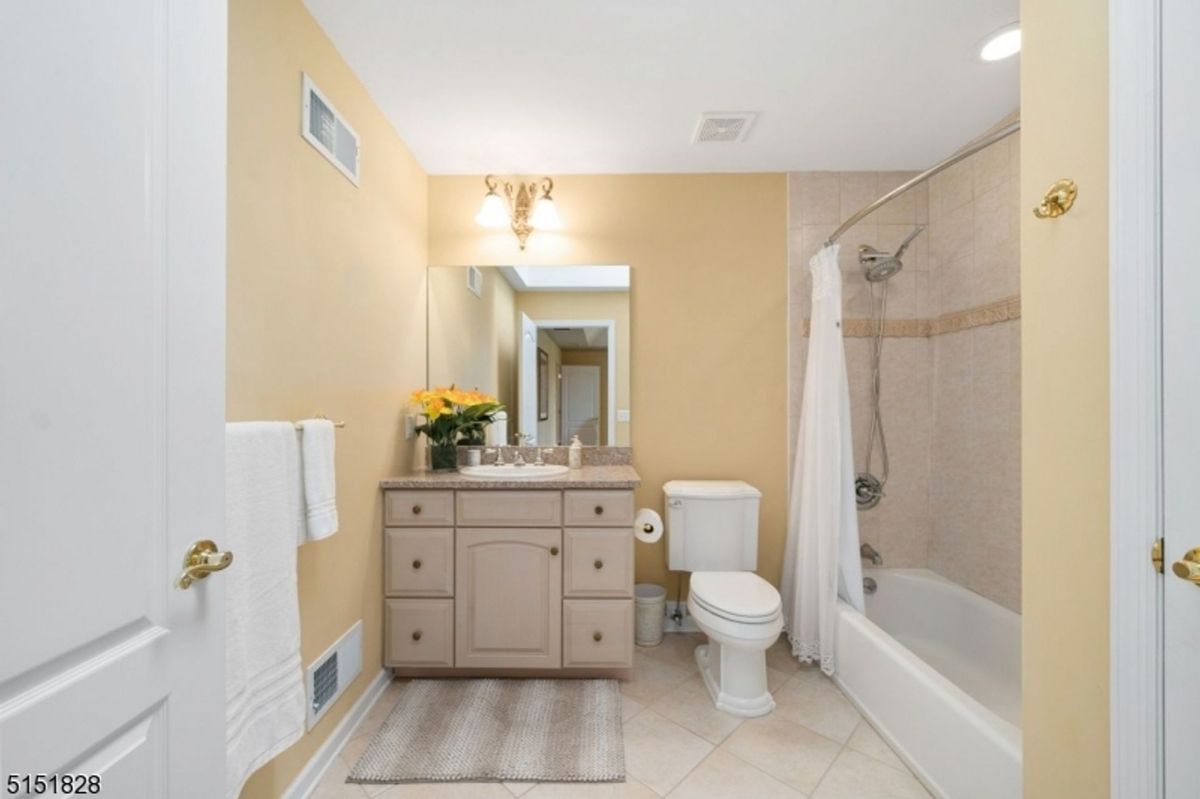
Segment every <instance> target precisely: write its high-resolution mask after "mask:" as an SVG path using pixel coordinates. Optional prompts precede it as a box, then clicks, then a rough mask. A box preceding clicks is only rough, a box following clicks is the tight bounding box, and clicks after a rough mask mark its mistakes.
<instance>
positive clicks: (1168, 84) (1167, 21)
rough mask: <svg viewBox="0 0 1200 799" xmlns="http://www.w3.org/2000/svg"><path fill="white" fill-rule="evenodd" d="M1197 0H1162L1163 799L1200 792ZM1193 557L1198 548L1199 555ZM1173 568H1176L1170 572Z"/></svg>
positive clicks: (1199, 13) (1199, 118) (1180, 798)
mask: <svg viewBox="0 0 1200 799" xmlns="http://www.w3.org/2000/svg"><path fill="white" fill-rule="evenodd" d="M1197 31H1200V3H1196V2H1195V0H1165V1H1164V3H1163V25H1162V32H1163V33H1162V35H1163V61H1162V69H1163V71H1162V79H1163V117H1162V123H1163V150H1162V169H1163V192H1162V208H1163V295H1162V296H1163V479H1164V497H1163V501H1164V504H1163V517H1164V518H1163V523H1164V543H1165V552H1164V554H1165V556H1166V562H1167V564H1168V568H1167V571H1166V575H1165V578H1164V583H1163V601H1164V603H1165V604H1164V609H1163V623H1164V629H1163V642H1164V674H1163V688H1164V691H1163V695H1164V697H1165V700H1166V701H1165V716H1164V732H1165V735H1164V744H1165V753H1164V766H1165V770H1166V780H1165V783H1166V796H1167V799H1186V798H1188V797H1193V796H1196V795H1197V791H1198V790H1200V789H1197V787H1196V758H1197V755H1198V754H1200V727H1198V726H1197V723H1196V720H1197V719H1198V718H1200V680H1198V679H1197V675H1200V584H1194V583H1192V582H1191V581H1189V580H1187V579H1180V573H1182V574H1183V575H1186V574H1187V573H1188V566H1189V565H1190V564H1187V563H1184V562H1181V561H1182V560H1183V559H1184V558H1185V557H1186V556H1187V553H1188V551H1189V550H1192V549H1193V548H1197V547H1200V491H1197V485H1198V484H1200V354H1198V353H1200V268H1198V267H1200V227H1198V226H1197V225H1196V220H1197V219H1200V146H1198V145H1197V134H1196V131H1197V130H1198V129H1200V113H1198V112H1197V106H1196V76H1197V75H1200V51H1197V50H1196V49H1195V41H1194V40H1195V34H1196V32H1197ZM1198 554H1200V553H1198ZM1177 570H1178V571H1177Z"/></svg>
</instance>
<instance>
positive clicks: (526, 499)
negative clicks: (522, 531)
mask: <svg viewBox="0 0 1200 799" xmlns="http://www.w3.org/2000/svg"><path fill="white" fill-rule="evenodd" d="M457 506H458V524H459V526H460V527H560V526H561V525H562V494H561V493H559V492H558V491H459V492H458V502H457Z"/></svg>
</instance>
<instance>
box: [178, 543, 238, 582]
mask: <svg viewBox="0 0 1200 799" xmlns="http://www.w3.org/2000/svg"><path fill="white" fill-rule="evenodd" d="M231 563H233V553H232V552H222V551H221V550H219V549H217V545H216V544H214V543H213V542H212V541H209V540H208V539H207V538H204V539H201V540H199V541H197V542H196V543H194V544H192V545H191V546H190V547H188V551H187V554H185V555H184V556H183V571H181V572H180V573H179V576H178V577H176V578H175V587H176V588H178V589H179V590H181V591H186V590H187V589H188V588H190V587H191V585H192V583H194V582H196V581H197V580H203V579H204V578H205V577H207V576H208V575H210V574H212V573H213V572H219V571H222V570H223V569H228V568H229V564H231Z"/></svg>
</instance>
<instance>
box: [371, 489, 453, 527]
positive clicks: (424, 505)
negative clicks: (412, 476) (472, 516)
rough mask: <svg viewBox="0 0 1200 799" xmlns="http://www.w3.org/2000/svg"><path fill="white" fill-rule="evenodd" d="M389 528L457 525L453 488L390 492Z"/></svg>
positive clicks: (386, 509) (385, 519) (387, 498)
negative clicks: (448, 489)
mask: <svg viewBox="0 0 1200 799" xmlns="http://www.w3.org/2000/svg"><path fill="white" fill-rule="evenodd" d="M383 524H384V526H385V527H452V526H454V492H453V491H388V492H387V494H386V495H384V500H383Z"/></svg>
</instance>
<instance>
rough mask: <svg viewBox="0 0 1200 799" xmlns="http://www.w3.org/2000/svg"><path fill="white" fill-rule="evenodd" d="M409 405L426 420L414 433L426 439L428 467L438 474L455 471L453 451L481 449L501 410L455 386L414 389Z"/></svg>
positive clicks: (492, 402)
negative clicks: (428, 448)
mask: <svg viewBox="0 0 1200 799" xmlns="http://www.w3.org/2000/svg"><path fill="white" fill-rule="evenodd" d="M412 401H413V403H414V404H415V405H416V406H417V407H418V408H420V410H421V413H422V414H423V415H424V416H425V423H424V424H422V425H420V426H419V427H417V432H418V433H424V434H425V436H426V437H427V438H428V439H429V446H430V458H431V465H432V467H433V470H434V471H438V472H440V471H453V470H454V469H455V468H456V467H457V465H458V454H457V451H456V449H455V448H456V447H458V446H460V445H462V446H479V445H482V444H483V443H484V437H485V433H486V431H487V428H488V425H490V424H491V423H492V422H493V421H495V419H496V414H497V413H499V412H500V411H502V410H504V406H503V405H501V404H500V402H499V401H497V399H496V398H495V397H493V396H492V395H490V394H484V393H483V392H481V391H463V390H461V389H458V388H455V387H454V386H450V387H449V388H433V389H417V390H416V391H414V392H413V393H412Z"/></svg>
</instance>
